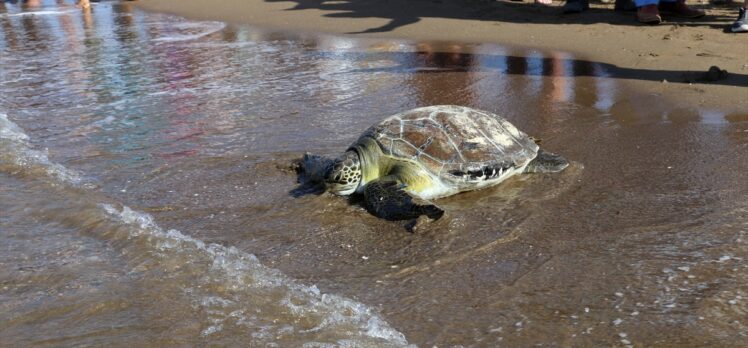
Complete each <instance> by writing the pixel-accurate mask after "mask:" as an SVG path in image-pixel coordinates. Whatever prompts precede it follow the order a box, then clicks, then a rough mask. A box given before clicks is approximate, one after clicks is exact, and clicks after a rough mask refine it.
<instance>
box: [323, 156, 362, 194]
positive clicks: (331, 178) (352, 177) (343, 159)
mask: <svg viewBox="0 0 748 348" xmlns="http://www.w3.org/2000/svg"><path fill="white" fill-rule="evenodd" d="M360 182H361V160H360V159H359V158H358V154H357V153H356V152H355V151H347V152H346V153H344V154H343V155H342V156H340V157H338V158H336V159H335V161H334V162H333V164H332V166H331V167H330V168H329V169H328V170H327V172H326V173H325V188H327V190H329V191H330V192H332V193H334V194H336V195H341V196H346V195H350V194H352V193H353V192H354V191H356V188H358V184H359V183H360Z"/></svg>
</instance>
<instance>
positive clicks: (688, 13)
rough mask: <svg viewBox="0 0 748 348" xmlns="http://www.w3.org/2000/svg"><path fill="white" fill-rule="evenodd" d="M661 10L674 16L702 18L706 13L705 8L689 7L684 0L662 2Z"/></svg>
mask: <svg viewBox="0 0 748 348" xmlns="http://www.w3.org/2000/svg"><path fill="white" fill-rule="evenodd" d="M659 9H660V12H662V13H664V14H668V15H672V16H674V17H681V18H700V17H704V15H705V14H706V13H705V12H704V10H696V9H692V8H690V7H688V5H686V2H685V1H684V0H681V1H677V2H660V6H659Z"/></svg>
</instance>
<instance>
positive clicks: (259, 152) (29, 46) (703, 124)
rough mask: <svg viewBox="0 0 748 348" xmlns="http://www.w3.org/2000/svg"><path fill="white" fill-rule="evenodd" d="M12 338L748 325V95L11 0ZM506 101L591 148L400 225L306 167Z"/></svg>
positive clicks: (6, 330)
mask: <svg viewBox="0 0 748 348" xmlns="http://www.w3.org/2000/svg"><path fill="white" fill-rule="evenodd" d="M0 27H1V28H2V29H0V50H2V55H0V78H1V80H0V82H1V84H0V242H1V243H0V248H1V249H0V308H1V310H0V342H3V345H8V346H80V345H93V346H100V345H104V344H107V345H111V344H114V345H124V344H127V345H133V344H134V345H138V346H202V345H207V344H214V345H227V346H259V347H266V346H282V347H285V346H304V345H305V346H310V347H320V346H327V345H328V344H329V345H337V346H364V347H375V346H376V347H378V346H406V345H409V344H413V345H418V346H431V345H438V346H453V345H463V346H487V347H488V346H508V347H514V346H529V345H536V344H537V345H547V346H627V345H632V346H675V345H677V346H719V347H727V346H736V347H737V346H741V345H742V342H745V340H747V339H748V338H747V337H746V336H747V335H748V321H746V319H745V318H746V317H747V316H748V276H746V274H748V273H747V272H746V271H747V268H748V260H747V259H746V258H748V235H747V234H748V220H746V216H747V215H748V203H747V202H746V200H745V197H746V194H748V180H746V175H745V173H746V172H748V114H725V113H724V112H721V111H720V110H698V109H683V108H678V107H676V106H673V104H672V103H669V102H667V101H665V100H662V98H660V97H659V96H657V95H649V94H642V93H637V92H636V91H630V90H628V89H627V88H626V87H625V86H622V85H621V84H620V82H619V81H618V80H616V79H614V78H611V77H609V73H608V72H607V71H606V66H605V65H604V64H599V63H596V62H589V61H586V60H584V59H583V58H580V57H576V56H575V55H573V54H570V53H565V52H542V51H534V50H527V49H519V48H511V47H502V46H495V45H467V44H459V43H418V42H408V41H383V40H353V39H349V38H340V37H328V36H313V35H298V34H297V35H290V34H283V33H272V32H264V31H260V30H256V29H252V28H246V27H237V26H232V25H226V24H223V23H217V22H195V21H188V20H185V19H182V18H178V17H173V16H167V15H159V14H151V13H145V12H141V11H138V10H136V9H134V8H131V7H130V6H129V4H128V3H126V2H125V3H111V2H103V3H97V4H94V6H93V9H92V11H90V12H83V11H81V10H77V9H75V8H74V7H72V3H70V2H61V3H58V2H52V1H41V2H26V3H5V2H4V3H0ZM433 104H459V105H467V106H473V107H477V108H481V109H485V110H489V111H492V112H496V113H499V114H501V115H503V116H505V117H506V118H507V119H509V120H510V121H512V122H513V123H514V124H516V125H517V126H518V127H519V128H521V129H523V130H524V131H525V132H527V133H529V134H531V135H534V136H536V137H539V138H541V139H542V146H543V147H544V148H546V149H548V150H551V151H554V152H557V153H561V154H563V155H564V156H566V157H567V158H569V159H570V160H572V162H573V164H572V166H571V167H570V168H569V169H567V170H566V171H564V172H563V173H561V174H559V175H532V176H530V175H528V176H522V177H517V178H515V179H511V180H509V181H507V182H505V183H503V184H502V185H500V186H499V187H496V188H491V189H486V190H482V191H479V192H471V193H465V194H460V195H457V196H454V197H450V198H446V199H442V200H439V201H438V203H439V204H440V205H441V206H442V207H443V208H445V210H446V211H447V215H446V217H445V218H443V219H442V220H439V221H437V222H434V223H432V224H429V225H427V226H425V227H424V228H420V229H419V230H418V231H417V232H416V233H410V232H407V231H406V229H405V228H404V224H405V223H397V222H387V221H382V220H379V219H377V218H375V217H373V216H371V215H369V214H368V213H367V212H366V211H365V210H364V209H363V208H361V207H360V206H359V205H358V204H356V203H355V202H348V201H347V200H344V199H341V198H338V197H333V196H330V195H325V194H323V195H314V194H310V195H305V196H302V197H298V198H295V197H293V196H292V195H291V194H290V192H291V191H292V190H294V189H295V188H296V187H297V183H296V179H297V178H296V174H295V173H294V172H293V170H292V167H291V162H292V161H293V160H294V159H296V158H298V157H299V156H300V155H301V154H302V153H303V152H304V151H311V152H315V153H321V154H327V155H334V154H336V153H338V152H340V151H342V150H344V149H345V148H346V147H347V145H349V144H350V143H351V142H352V141H353V140H355V139H356V138H357V136H358V134H359V133H360V132H361V131H363V130H364V129H366V128H367V127H368V126H370V125H371V124H372V123H375V122H377V121H379V120H381V119H382V118H383V117H385V116H387V115H390V114H393V113H396V112H400V111H403V110H406V109H409V108H413V107H418V106H425V105H433Z"/></svg>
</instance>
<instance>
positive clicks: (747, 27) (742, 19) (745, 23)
mask: <svg viewBox="0 0 748 348" xmlns="http://www.w3.org/2000/svg"><path fill="white" fill-rule="evenodd" d="M746 12H748V0H745V2H744V3H743V7H741V8H740V10H739V12H738V20H736V21H735V23H732V25H731V26H730V31H732V32H733V33H746V32H748V18H746Z"/></svg>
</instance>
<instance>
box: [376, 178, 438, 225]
mask: <svg viewBox="0 0 748 348" xmlns="http://www.w3.org/2000/svg"><path fill="white" fill-rule="evenodd" d="M403 187H404V186H403V185H402V184H399V183H398V182H397V181H396V180H390V179H379V180H375V181H372V182H369V183H367V184H366V187H365V188H364V200H365V202H366V210H368V211H369V212H370V213H372V214H373V215H375V216H377V217H380V218H383V219H386V220H409V219H415V218H418V217H419V216H421V215H426V216H428V217H429V218H431V219H434V220H436V219H439V218H440V217H442V215H444V210H442V209H441V208H439V207H437V206H435V205H433V204H428V203H425V204H421V203H420V202H417V201H415V199H414V198H413V197H412V196H410V195H409V194H408V193H407V192H405V190H403Z"/></svg>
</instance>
